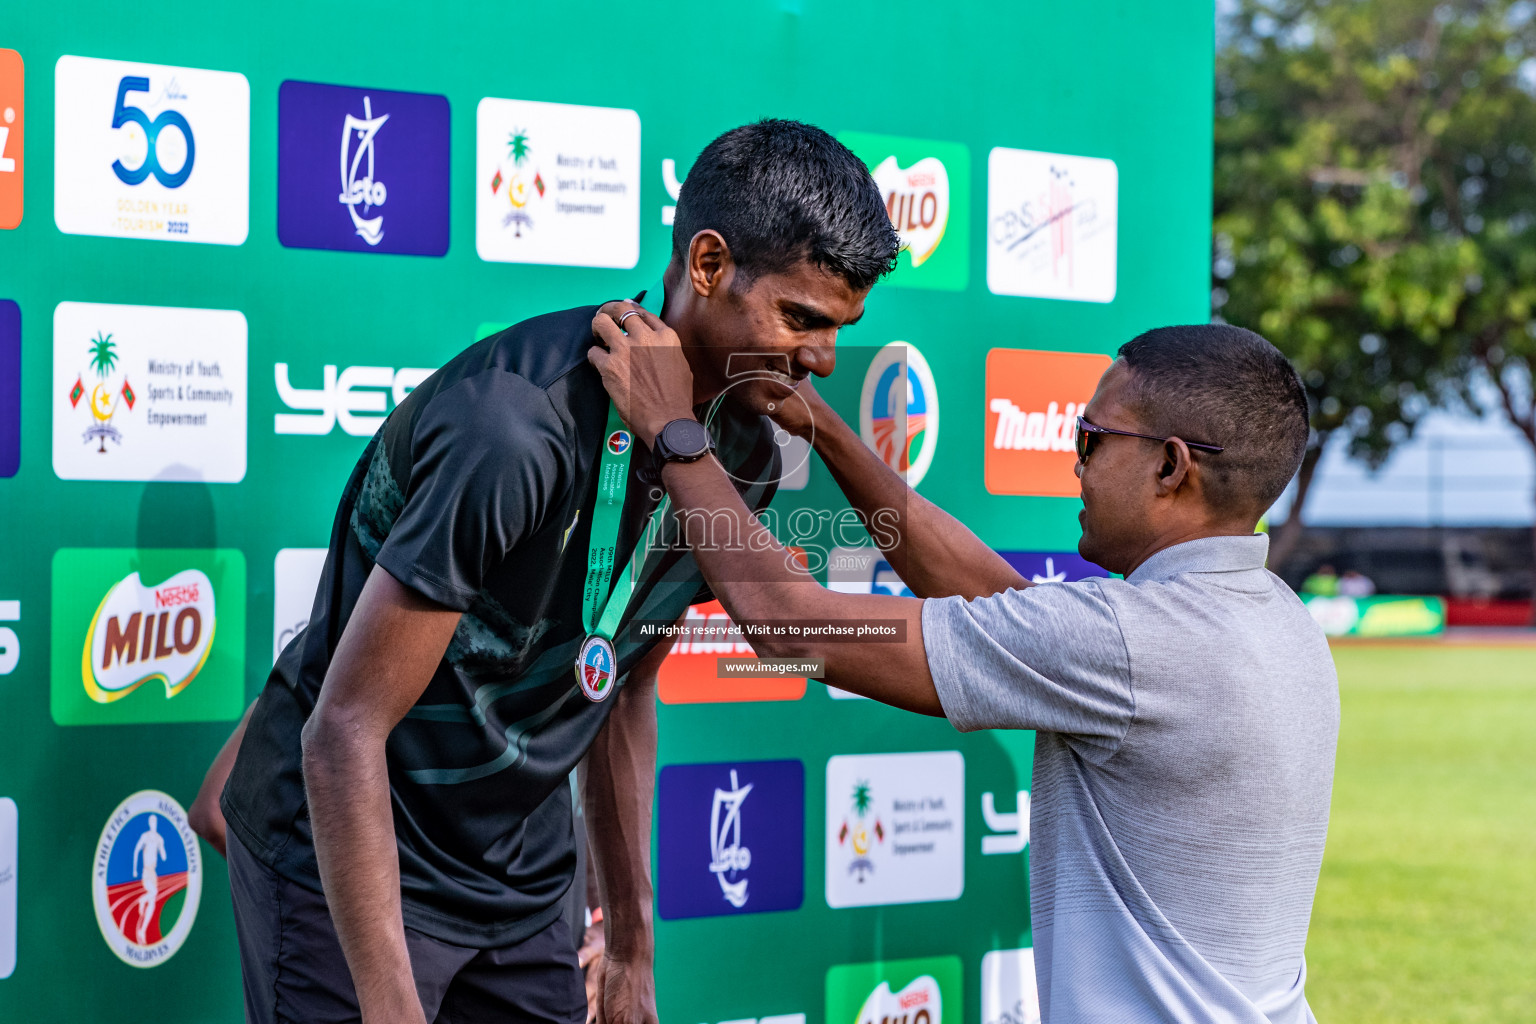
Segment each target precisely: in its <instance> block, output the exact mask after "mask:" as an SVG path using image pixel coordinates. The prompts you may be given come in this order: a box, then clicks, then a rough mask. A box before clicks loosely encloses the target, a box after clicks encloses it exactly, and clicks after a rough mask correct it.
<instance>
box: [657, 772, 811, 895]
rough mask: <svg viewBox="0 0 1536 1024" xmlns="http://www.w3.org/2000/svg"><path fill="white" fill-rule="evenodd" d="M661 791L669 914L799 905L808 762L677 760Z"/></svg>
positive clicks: (663, 880)
mask: <svg viewBox="0 0 1536 1024" xmlns="http://www.w3.org/2000/svg"><path fill="white" fill-rule="evenodd" d="M658 790H659V793H658V796H657V837H658V838H657V843H656V846H657V854H658V856H657V861H658V863H657V867H656V902H657V907H658V909H659V910H660V912H661V916H662V918H663V919H665V920H669V921H674V920H677V919H679V918H686V917H716V916H719V915H723V914H757V913H763V912H765V911H770V910H796V909H798V908H799V907H800V904H801V902H802V901H803V900H804V898H805V766H804V765H803V764H801V763H800V762H799V761H745V762H740V763H735V764H672V765H667V766H666V767H665V768H663V769H662V770H661V779H660V783H659V786H658Z"/></svg>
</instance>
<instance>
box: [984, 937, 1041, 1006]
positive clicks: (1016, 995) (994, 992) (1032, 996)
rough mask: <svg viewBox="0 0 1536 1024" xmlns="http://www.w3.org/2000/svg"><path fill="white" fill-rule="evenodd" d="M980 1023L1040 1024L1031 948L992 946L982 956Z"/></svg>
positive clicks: (1033, 955)
mask: <svg viewBox="0 0 1536 1024" xmlns="http://www.w3.org/2000/svg"><path fill="white" fill-rule="evenodd" d="M981 1024H1040V995H1039V992H1038V991H1037V990H1036V988H1035V951H1034V950H1033V949H994V950H992V951H991V952H990V953H988V954H987V955H986V956H984V957H982V958H981Z"/></svg>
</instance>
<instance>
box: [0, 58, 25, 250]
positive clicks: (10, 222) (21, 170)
mask: <svg viewBox="0 0 1536 1024" xmlns="http://www.w3.org/2000/svg"><path fill="white" fill-rule="evenodd" d="M26 127H27V104H26V67H25V65H24V64H23V63H22V60H21V54H19V53H17V52H16V51H15V50H0V228H14V227H16V226H17V225H19V224H20V223H21V214H22V184H23V182H24V181H25V180H26V159H25V157H26Z"/></svg>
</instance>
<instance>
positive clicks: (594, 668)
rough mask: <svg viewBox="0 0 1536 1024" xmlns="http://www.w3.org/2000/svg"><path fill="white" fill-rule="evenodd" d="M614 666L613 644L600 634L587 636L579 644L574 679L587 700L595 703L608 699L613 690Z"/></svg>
mask: <svg viewBox="0 0 1536 1024" xmlns="http://www.w3.org/2000/svg"><path fill="white" fill-rule="evenodd" d="M615 668H616V663H615V658H614V653H613V644H611V643H609V642H608V641H607V640H605V639H603V638H602V637H600V636H589V637H587V639H586V642H584V643H583V644H582V645H581V656H580V657H578V658H577V659H576V681H577V682H578V683H579V684H581V692H582V693H584V694H586V695H587V699H588V700H590V701H593V702H594V703H595V702H597V701H601V700H607V699H608V694H610V693H612V692H613V673H614V671H615Z"/></svg>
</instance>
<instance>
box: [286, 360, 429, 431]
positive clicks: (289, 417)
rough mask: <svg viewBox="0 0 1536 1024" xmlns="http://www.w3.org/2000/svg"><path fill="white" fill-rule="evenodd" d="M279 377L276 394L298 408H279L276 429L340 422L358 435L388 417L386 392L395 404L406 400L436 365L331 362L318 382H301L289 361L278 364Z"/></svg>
mask: <svg viewBox="0 0 1536 1024" xmlns="http://www.w3.org/2000/svg"><path fill="white" fill-rule="evenodd" d="M272 369H273V374H274V376H275V377H276V378H277V397H278V398H279V399H281V400H282V403H283V404H284V405H286V406H287V407H288V408H290V409H298V410H300V412H299V413H297V414H295V413H287V412H280V413H278V414H277V415H276V416H275V417H274V418H273V423H272V429H273V431H274V432H275V433H278V434H329V433H330V432H331V429H332V428H333V427H335V426H336V425H337V424H340V425H341V429H342V430H343V431H345V432H346V433H348V434H351V435H352V436H353V437H372V436H373V434H374V432H375V431H376V430H378V429H379V424H381V423H383V422H384V413H385V405H384V402H385V398H386V397H388V398H389V400H390V403H391V404H390V408H393V407H394V406H396V405H399V404H400V403H401V402H403V401H405V396H406V395H408V394H410V393H411V392H412V391H413V390H414V389H415V387H416V385H418V384H420V383H421V382H422V381H424V380H426V379H427V378H428V377H430V376H432V374H433V373H434V372H435V371H433V370H426V369H421V368H419V367H412V366H406V367H402V368H400V369H398V370H395V369H391V368H390V367H388V366H349V367H347V368H346V369H345V370H342V371H341V372H340V373H337V372H336V367H335V366H332V365H329V364H328V365H326V366H325V367H324V368H323V369H322V370H321V374H320V376H321V384H320V387H319V388H296V387H294V386H293V385H292V384H291V383H290V382H289V379H288V364H287V363H277V364H275V365H274V366H273V368H272Z"/></svg>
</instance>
